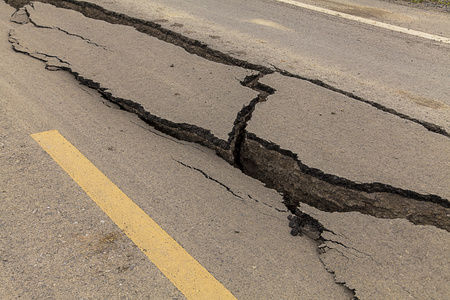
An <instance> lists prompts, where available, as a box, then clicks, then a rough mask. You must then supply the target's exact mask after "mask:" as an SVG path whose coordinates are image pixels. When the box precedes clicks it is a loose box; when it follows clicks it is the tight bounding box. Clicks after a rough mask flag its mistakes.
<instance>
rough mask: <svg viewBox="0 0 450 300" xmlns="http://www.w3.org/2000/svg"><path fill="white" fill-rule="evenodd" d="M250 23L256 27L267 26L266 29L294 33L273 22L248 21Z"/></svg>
mask: <svg viewBox="0 0 450 300" xmlns="http://www.w3.org/2000/svg"><path fill="white" fill-rule="evenodd" d="M249 22H250V23H253V24H258V25H263V26H267V27H271V28H275V29H278V30H283V31H294V30H292V29H290V28H288V27H285V26H283V25H281V24H279V23H276V22H273V21H269V20H264V19H251V20H249Z"/></svg>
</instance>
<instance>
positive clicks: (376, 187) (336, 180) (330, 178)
mask: <svg viewBox="0 0 450 300" xmlns="http://www.w3.org/2000/svg"><path fill="white" fill-rule="evenodd" d="M247 138H249V139H252V140H255V141H257V142H258V143H260V144H261V145H263V146H264V147H265V148H266V149H267V150H273V151H277V152H279V153H280V154H282V155H283V156H286V157H290V158H292V159H294V160H295V161H296V162H297V164H298V166H299V168H300V170H301V171H302V172H303V173H305V174H307V175H311V176H313V177H315V178H317V179H320V180H322V181H325V182H328V183H331V184H333V185H338V186H342V187H345V188H349V189H353V190H358V191H362V192H366V193H377V192H378V193H391V194H397V195H400V196H403V197H406V198H410V199H414V200H418V201H428V202H433V203H436V204H439V205H441V206H442V207H445V208H450V202H449V201H448V200H446V199H443V198H442V197H440V196H437V195H423V194H419V193H417V192H414V191H410V190H405V189H400V188H396V187H393V186H390V185H387V184H384V183H379V182H373V183H358V182H354V181H351V180H349V179H346V178H343V177H338V176H336V175H333V174H327V173H324V172H323V171H321V170H319V169H316V168H311V167H309V166H307V165H305V164H304V163H302V161H301V160H300V159H299V158H298V156H297V154H295V153H293V152H291V151H289V150H286V149H281V148H280V146H278V145H276V144H275V143H273V142H268V141H266V140H263V139H261V138H259V137H257V136H256V135H254V134H253V133H247Z"/></svg>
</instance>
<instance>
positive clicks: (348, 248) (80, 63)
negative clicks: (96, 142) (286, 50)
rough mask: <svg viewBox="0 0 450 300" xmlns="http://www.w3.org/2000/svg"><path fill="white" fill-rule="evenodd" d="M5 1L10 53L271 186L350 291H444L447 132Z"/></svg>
mask: <svg viewBox="0 0 450 300" xmlns="http://www.w3.org/2000/svg"><path fill="white" fill-rule="evenodd" d="M6 2H7V3H9V4H10V5H14V6H15V7H16V8H18V10H17V11H16V13H15V14H14V15H13V16H12V17H11V20H12V21H13V22H16V23H20V24H22V26H21V27H19V29H16V30H15V31H11V32H10V36H9V40H10V42H11V43H12V46H13V49H14V50H15V51H17V52H21V53H24V54H27V55H29V56H32V57H34V58H37V59H39V60H42V61H44V62H45V63H46V68H47V69H48V70H65V71H68V72H70V73H71V74H73V75H74V76H75V77H76V78H77V80H79V81H80V82H81V83H82V84H85V85H87V86H89V87H91V88H93V89H96V90H97V91H99V92H100V93H101V94H102V95H103V97H104V98H106V99H107V100H109V101H111V102H113V103H115V104H118V105H119V106H120V107H121V108H122V109H124V110H127V111H129V112H132V113H135V114H137V115H138V116H139V117H140V118H141V119H143V120H144V121H145V122H147V123H148V124H150V125H151V126H153V127H155V128H156V129H158V130H160V131H162V132H164V133H166V134H169V135H171V136H174V137H176V138H178V139H182V140H187V141H191V142H196V143H199V144H202V145H203V146H205V147H208V148H211V149H213V150H215V151H216V153H217V154H218V155H219V156H221V157H222V158H224V159H225V160H226V161H227V162H229V163H230V164H232V165H234V166H236V167H238V168H240V169H241V170H242V171H243V172H244V173H246V174H248V175H250V176H252V177H254V178H257V179H259V180H261V181H262V182H264V183H265V184H266V185H267V186H268V187H271V188H274V189H276V190H277V191H278V192H280V193H282V194H283V196H284V200H285V205H286V206H287V207H288V208H289V209H290V210H291V211H292V213H293V216H291V217H290V224H289V225H290V226H291V227H292V234H294V235H297V234H302V233H303V232H304V233H306V234H308V235H309V236H311V237H312V238H314V239H316V240H317V241H318V245H319V246H318V247H319V251H320V252H321V253H322V254H321V259H322V261H323V262H324V265H325V267H326V268H327V270H328V271H330V272H332V273H333V274H334V275H335V278H336V281H337V282H340V283H342V284H345V285H346V286H347V287H348V288H350V289H351V290H353V291H354V293H355V295H356V296H357V297H358V298H361V299H387V298H406V297H409V296H413V297H417V298H423V297H425V296H426V297H425V298H440V297H441V296H442V295H445V294H449V293H450V290H449V287H448V286H447V284H446V283H447V282H448V281H449V279H450V270H449V265H448V264H445V263H443V262H445V261H448V260H449V258H450V254H449V253H448V245H449V242H450V235H449V232H448V231H450V202H449V201H448V199H449V198H450V184H449V183H450V172H449V170H450V153H449V149H450V140H449V136H448V133H447V132H445V131H443V130H442V129H440V128H439V127H438V126H434V125H433V124H429V123H427V122H423V121H419V120H414V119H411V118H409V117H407V116H403V115H400V114H396V113H395V111H392V110H389V109H387V108H384V107H380V106H377V105H374V104H373V103H370V101H365V100H363V99H360V98H358V97H356V96H353V95H349V94H348V93H345V92H343V91H339V90H338V89H334V88H331V87H323V85H322V86H321V84H320V82H316V81H314V80H305V79H304V78H300V77H299V76H295V75H292V74H287V73H286V72H283V71H281V70H277V69H274V70H269V69H266V68H264V67H262V66H255V65H252V64H250V63H246V62H244V61H240V60H237V59H234V58H232V57H229V56H227V55H225V54H222V53H220V52H218V51H215V50H212V49H209V48H208V47H207V46H206V45H204V44H202V43H200V42H198V41H191V40H189V39H187V38H185V37H182V36H179V35H177V34H175V33H171V32H169V31H168V30H167V29H163V28H159V27H158V26H157V24H154V23H151V22H147V21H142V20H137V19H132V18H129V17H127V16H124V15H120V14H118V13H114V12H110V11H107V10H104V9H103V8H101V7H99V6H96V5H93V4H90V3H86V2H78V1H73V0H71V1H42V2H49V3H52V4H57V5H59V6H62V7H64V8H70V10H67V9H64V10H63V9H62V8H56V7H54V6H52V5H49V4H44V3H41V2H32V3H31V4H28V5H25V4H26V2H27V1H6ZM22 5H25V6H22ZM80 12H82V13H83V14H84V15H85V16H84V15H83V14H82V13H80ZM86 16H88V17H89V18H87V17H86ZM105 21H106V22H105ZM105 33H108V34H105ZM193 54H195V55H193ZM162 95H163V96H162ZM361 213H362V214H361ZM405 219H407V220H409V221H411V222H412V223H411V222H409V221H407V220H405ZM413 223H414V224H416V225H414V224H413ZM423 225H427V226H423ZM430 225H432V226H430ZM446 245H447V246H446ZM373 281H382V282H384V283H385V284H384V286H385V289H384V290H383V289H381V290H380V288H379V285H371V284H368V283H369V282H373Z"/></svg>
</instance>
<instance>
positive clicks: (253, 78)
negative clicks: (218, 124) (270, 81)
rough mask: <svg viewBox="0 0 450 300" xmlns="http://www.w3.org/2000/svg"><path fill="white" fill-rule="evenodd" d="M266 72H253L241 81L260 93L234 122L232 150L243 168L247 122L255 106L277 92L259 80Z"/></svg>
mask: <svg viewBox="0 0 450 300" xmlns="http://www.w3.org/2000/svg"><path fill="white" fill-rule="evenodd" d="M264 76H265V74H263V73H259V74H253V75H249V76H247V77H246V78H245V79H244V80H242V81H241V84H242V85H243V86H246V87H248V88H251V89H252V90H254V91H256V92H258V93H259V95H258V97H256V98H255V99H253V100H252V101H251V102H250V103H249V105H247V106H245V107H244V108H243V109H242V110H241V111H240V112H239V113H238V115H237V118H236V120H235V122H234V124H233V137H231V138H232V139H231V141H232V142H231V143H232V146H231V147H232V152H233V162H234V165H235V166H237V167H238V168H239V169H241V170H242V165H241V149H242V144H243V143H244V140H245V134H246V130H245V129H246V128H247V124H248V122H249V121H250V119H251V118H252V114H253V111H254V110H255V107H256V105H257V104H258V103H260V102H265V101H267V97H268V96H269V95H272V94H274V93H275V92H276V90H275V89H273V88H271V87H269V86H267V85H264V84H262V83H260V82H259V80H260V79H261V78H262V77H264Z"/></svg>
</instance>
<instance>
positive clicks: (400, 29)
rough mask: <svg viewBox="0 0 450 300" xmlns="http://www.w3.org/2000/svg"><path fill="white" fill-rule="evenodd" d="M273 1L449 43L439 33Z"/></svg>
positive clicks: (286, 1) (303, 4)
mask: <svg viewBox="0 0 450 300" xmlns="http://www.w3.org/2000/svg"><path fill="white" fill-rule="evenodd" d="M275 1H278V2H282V3H286V4H291V5H295V6H298V7H301V8H306V9H309V10H313V11H317V12H321V13H325V14H328V15H332V16H337V17H342V18H345V19H349V20H353V21H357V22H360V23H364V24H369V25H373V26H377V27H381V28H384V29H389V30H392V31H397V32H401V33H406V34H409V35H413V36H418V37H421V38H425V39H429V40H433V41H437V42H441V43H446V44H450V38H446V37H443V36H439V35H434V34H430V33H426V32H422V31H417V30H412V29H408V28H405V27H400V26H395V25H391V24H387V23H383V22H378V21H374V20H370V19H366V18H362V17H357V16H353V15H349V14H346V13H341V12H337V11H334V10H330V9H326V8H322V7H318V6H314V5H309V4H305V3H301V2H297V1H294V0H275Z"/></svg>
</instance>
